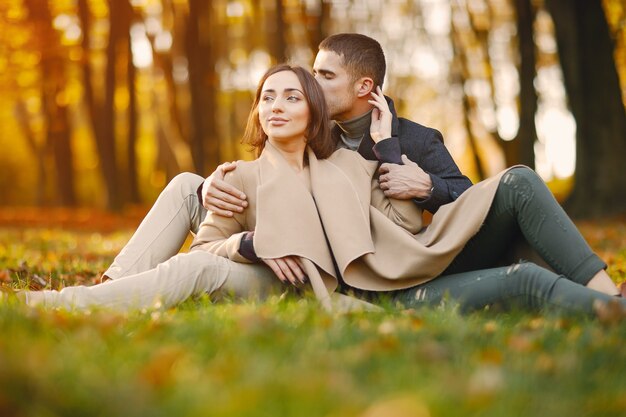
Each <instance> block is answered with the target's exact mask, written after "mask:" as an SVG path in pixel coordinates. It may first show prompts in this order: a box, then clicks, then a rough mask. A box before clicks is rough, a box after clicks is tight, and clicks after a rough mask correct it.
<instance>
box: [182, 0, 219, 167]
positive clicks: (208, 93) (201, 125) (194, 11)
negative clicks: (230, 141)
mask: <svg viewBox="0 0 626 417" xmlns="http://www.w3.org/2000/svg"><path fill="white" fill-rule="evenodd" d="M211 10H212V6H211V4H209V3H208V2H206V1H205V0H189V15H188V22H187V34H186V35H187V36H186V46H187V59H188V62H189V89H190V92H191V118H192V133H191V151H192V157H193V161H194V165H195V167H196V172H197V173H198V174H200V175H204V173H206V172H207V170H208V169H210V170H212V169H214V168H215V167H216V166H217V165H218V164H219V161H220V152H219V141H218V135H217V129H216V126H215V122H214V120H215V94H216V90H217V74H216V72H215V60H214V56H213V48H212V47H211V38H212V36H211V30H210V29H211V24H212V16H211Z"/></svg>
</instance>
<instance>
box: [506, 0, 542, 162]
mask: <svg viewBox="0 0 626 417" xmlns="http://www.w3.org/2000/svg"><path fill="white" fill-rule="evenodd" d="M515 9H516V11H517V33H518V42H519V54H520V61H519V75H520V95H519V106H520V108H519V130H518V132H517V137H516V138H515V140H514V141H513V142H515V145H514V146H515V147H516V151H517V152H516V153H517V160H516V161H513V160H509V158H507V165H508V166H511V165H514V164H524V165H527V166H529V167H531V168H533V169H535V141H536V140H537V129H536V126H535V114H536V113H537V92H536V91H535V75H536V74H537V70H536V60H535V40H534V37H533V23H534V21H535V11H534V10H533V6H532V4H531V0H515Z"/></svg>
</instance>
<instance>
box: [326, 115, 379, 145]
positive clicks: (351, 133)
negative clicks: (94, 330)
mask: <svg viewBox="0 0 626 417" xmlns="http://www.w3.org/2000/svg"><path fill="white" fill-rule="evenodd" d="M335 123H336V124H337V126H338V127H339V129H341V134H340V135H339V137H340V138H341V140H340V141H339V142H337V149H339V148H346V149H350V150H352V151H356V150H357V149H358V148H359V145H360V144H361V141H362V140H363V138H364V137H365V134H366V133H367V132H369V129H370V124H371V123H372V111H371V110H370V111H368V112H367V113H365V114H362V115H361V116H357V117H355V118H353V119H350V120H346V121H343V122H339V121H335Z"/></svg>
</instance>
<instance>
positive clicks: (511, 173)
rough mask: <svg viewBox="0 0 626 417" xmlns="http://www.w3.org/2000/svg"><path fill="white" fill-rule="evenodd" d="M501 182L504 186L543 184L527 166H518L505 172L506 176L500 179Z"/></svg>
mask: <svg viewBox="0 0 626 417" xmlns="http://www.w3.org/2000/svg"><path fill="white" fill-rule="evenodd" d="M501 182H503V183H505V184H511V185H515V184H525V183H526V184H527V183H536V182H543V180H542V179H541V177H539V175H537V173H536V172H535V171H533V170H532V169H530V168H528V167H527V166H519V167H515V168H511V169H510V170H508V171H507V173H506V174H504V176H503V177H502V180H501Z"/></svg>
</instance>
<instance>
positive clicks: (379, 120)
mask: <svg viewBox="0 0 626 417" xmlns="http://www.w3.org/2000/svg"><path fill="white" fill-rule="evenodd" d="M370 94H371V95H372V99H371V100H368V103H370V104H372V105H373V106H374V109H373V110H372V123H371V124H370V136H371V137H372V139H373V140H374V142H376V143H378V142H380V141H381V140H383V139H387V138H390V137H391V119H392V116H391V110H389V105H388V104H387V100H385V96H384V95H383V90H381V88H380V87H376V92H373V91H372V92H371V93H370Z"/></svg>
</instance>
